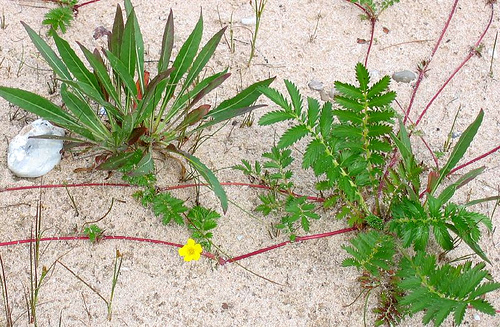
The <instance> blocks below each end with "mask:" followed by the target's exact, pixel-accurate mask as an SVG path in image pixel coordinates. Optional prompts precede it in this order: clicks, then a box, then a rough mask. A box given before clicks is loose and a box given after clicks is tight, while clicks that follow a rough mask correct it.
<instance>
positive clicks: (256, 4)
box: [247, 0, 267, 67]
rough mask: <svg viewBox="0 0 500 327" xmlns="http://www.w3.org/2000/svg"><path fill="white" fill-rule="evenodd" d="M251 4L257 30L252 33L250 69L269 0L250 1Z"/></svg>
mask: <svg viewBox="0 0 500 327" xmlns="http://www.w3.org/2000/svg"><path fill="white" fill-rule="evenodd" d="M250 3H251V4H253V11H254V13H255V28H254V30H253V33H252V41H251V42H250V46H251V50H250V57H249V58H248V63H247V66H249V67H250V64H251V63H252V59H253V57H254V56H255V44H256V42H257V34H258V33H259V28H260V21H261V19H262V13H264V9H265V8H266V3H267V0H253V3H252V0H250Z"/></svg>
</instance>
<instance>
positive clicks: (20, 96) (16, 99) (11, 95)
mask: <svg viewBox="0 0 500 327" xmlns="http://www.w3.org/2000/svg"><path fill="white" fill-rule="evenodd" d="M0 96H1V97H3V98H4V99H5V100H7V101H9V102H10V103H12V104H15V105H16V106H19V107H20V108H22V109H24V110H26V111H29V112H31V113H33V114H35V115H38V116H40V117H42V118H44V119H46V120H48V121H51V122H53V123H55V124H57V125H60V126H62V127H64V128H66V129H68V130H70V131H74V132H76V133H78V134H82V128H81V127H80V125H79V124H78V123H77V122H76V121H75V119H74V118H73V117H71V116H70V115H69V114H67V113H66V112H65V111H63V110H62V109H61V108H60V107H59V106H57V105H55V104H53V103H52V102H50V101H49V100H47V99H45V98H44V97H41V96H39V95H38V94H35V93H32V92H29V91H25V90H21V89H15V88H10V87H5V86H0ZM83 134H85V132H83Z"/></svg>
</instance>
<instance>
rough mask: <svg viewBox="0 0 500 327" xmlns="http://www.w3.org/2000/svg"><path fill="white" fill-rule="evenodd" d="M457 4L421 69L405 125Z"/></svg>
mask: <svg viewBox="0 0 500 327" xmlns="http://www.w3.org/2000/svg"><path fill="white" fill-rule="evenodd" d="M457 4H458V0H455V2H454V3H453V7H452V9H451V11H450V14H449V16H448V20H447V21H446V24H445V25H444V28H443V30H442V31H441V35H440V36H439V39H438V40H437V42H436V45H435V46H434V49H432V52H431V55H430V57H429V60H427V61H425V64H424V65H423V67H422V68H421V69H420V72H419V74H418V79H417V82H416V83H415V87H414V88H413V92H412V94H411V98H410V103H409V104H408V108H407V109H406V113H405V117H404V119H403V124H406V121H407V120H408V116H409V115H410V111H411V107H412V106H413V101H414V100H415V96H416V95H417V91H418V88H419V87H420V83H421V82H422V80H423V79H424V75H425V72H426V70H427V67H429V64H430V63H431V61H432V58H433V57H434V55H435V54H436V51H437V49H438V47H439V45H440V44H441V41H442V40H443V37H444V34H445V33H446V30H447V29H448V26H449V25H450V21H451V19H452V17H453V14H454V13H455V9H456V8H457Z"/></svg>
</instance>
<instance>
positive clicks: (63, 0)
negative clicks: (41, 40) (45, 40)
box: [42, 0, 78, 35]
mask: <svg viewBox="0 0 500 327" xmlns="http://www.w3.org/2000/svg"><path fill="white" fill-rule="evenodd" d="M56 3H57V5H58V6H57V7H55V8H52V9H50V10H49V11H48V12H47V13H46V14H45V17H44V20H43V21H42V24H43V25H47V26H49V27H50V29H49V35H54V34H55V33H56V32H57V31H58V30H60V31H61V32H62V33H66V29H67V28H68V27H69V26H70V25H71V22H72V21H73V18H74V13H73V12H74V8H75V6H76V5H77V3H78V0H58V1H56Z"/></svg>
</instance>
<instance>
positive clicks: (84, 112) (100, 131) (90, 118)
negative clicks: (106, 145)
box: [61, 84, 111, 140]
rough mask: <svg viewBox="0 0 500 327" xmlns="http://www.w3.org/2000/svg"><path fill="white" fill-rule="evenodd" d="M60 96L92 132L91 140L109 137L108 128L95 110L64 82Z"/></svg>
mask: <svg viewBox="0 0 500 327" xmlns="http://www.w3.org/2000/svg"><path fill="white" fill-rule="evenodd" d="M61 97H62V99H63V101H64V104H65V105H66V107H67V108H68V109H69V110H70V111H71V112H72V113H73V115H74V116H75V117H76V118H77V119H78V120H79V121H80V122H81V123H82V124H84V125H85V126H87V128H88V129H89V130H90V131H91V132H92V135H93V136H94V138H93V139H92V140H96V139H99V140H106V139H108V138H110V137H111V135H110V133H109V131H108V129H107V128H106V127H105V126H104V124H103V123H102V121H101V119H100V118H99V117H98V116H97V114H96V113H95V111H94V110H92V108H91V107H90V106H89V105H88V103H86V102H85V101H82V100H81V99H80V98H79V97H78V96H76V95H75V94H73V93H71V92H69V91H68V87H67V86H66V84H63V85H62V86H61Z"/></svg>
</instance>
